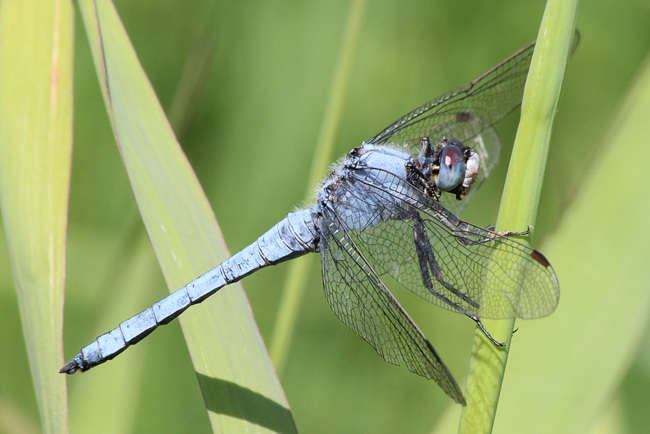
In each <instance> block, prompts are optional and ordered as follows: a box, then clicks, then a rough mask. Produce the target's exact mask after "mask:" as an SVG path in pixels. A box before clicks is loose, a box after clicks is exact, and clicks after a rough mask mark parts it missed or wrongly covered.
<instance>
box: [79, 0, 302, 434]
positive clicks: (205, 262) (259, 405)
mask: <svg viewBox="0 0 650 434" xmlns="http://www.w3.org/2000/svg"><path fill="white" fill-rule="evenodd" d="M79 4H80V9H81V12H82V15H83V20H84V24H85V27H86V33H87V34H88V36H89V40H90V45H91V49H92V52H93V57H94V59H95V65H96V69H97V72H98V75H99V81H100V84H101V87H102V91H103V94H104V100H105V103H106V107H107V110H108V112H109V117H110V120H111V123H112V125H113V130H114V134H115V137H116V140H117V143H118V146H119V148H120V152H121V154H122V158H123V160H124V164H125V166H126V169H127V173H128V175H129V179H130V182H131V186H132V188H133V191H134V193H135V197H136V201H137V203H138V207H139V209H140V212H141V214H142V217H143V219H144V222H145V226H146V228H147V232H148V234H149V239H150V240H151V242H152V244H153V246H154V250H155V253H156V256H157V258H158V262H159V263H160V266H161V269H162V271H163V274H164V276H165V280H166V282H167V285H168V287H169V290H170V291H173V290H176V289H178V288H180V287H181V286H183V285H184V284H186V283H187V282H188V281H190V280H192V279H193V278H195V277H197V276H199V275H200V274H202V273H203V272H205V271H207V270H209V269H211V268H213V267H214V266H215V265H217V264H218V263H219V262H221V261H222V260H224V259H226V258H227V257H228V256H229V255H228V252H227V251H226V248H225V245H224V242H223V239H222V237H221V234H220V233H219V230H218V227H217V225H216V221H215V219H214V215H213V213H212V210H211V209H210V206H209V204H208V201H207V199H206V198H205V195H204V194H203V191H202V190H201V188H200V186H199V184H198V181H197V179H196V177H195V175H194V172H193V171H192V169H191V167H190V166H189V164H188V162H187V160H186V158H185V155H184V154H183V152H182V150H181V149H180V147H179V146H178V143H177V142H176V139H175V137H174V134H173V133H172V130H171V128H170V126H169V123H168V122H167V119H166V118H165V116H164V113H163V111H162V109H161V107H160V104H159V102H158V100H157V98H156V96H155V94H154V92H153V89H152V88H151V85H150V83H149V81H148V80H147V77H146V76H145V74H144V72H143V70H142V67H141V66H140V63H139V61H138V59H137V57H136V55H135V52H134V50H133V47H132V46H131V44H130V41H129V39H128V36H127V35H126V32H125V30H124V28H123V27H122V24H121V22H120V19H119V17H118V16H117V13H116V11H115V9H114V7H113V4H112V3H111V2H110V1H97V2H94V1H92V0H80V2H79ZM144 307H145V306H143V308H144ZM180 321H181V326H182V329H183V333H184V335H185V339H186V341H187V344H188V348H189V350H190V354H191V357H192V361H193V363H194V368H195V370H196V372H197V376H198V378H199V384H200V386H201V391H202V393H203V398H204V400H205V402H206V407H207V409H208V414H209V417H210V421H211V424H212V428H213V430H214V431H219V432H242V431H246V432H258V431H268V430H272V431H281V432H292V431H295V425H294V422H293V419H292V417H291V413H290V410H289V408H288V404H287V402H286V398H285V397H284V394H283V392H282V389H281V388H280V384H279V381H278V380H277V377H276V376H275V373H274V371H273V366H272V365H271V363H270V360H269V358H268V356H267V354H266V351H265V348H264V344H263V342H262V339H261V337H260V335H259V332H258V330H257V326H256V325H255V322H254V320H253V317H252V312H251V310H250V306H249V305H248V302H247V300H246V296H245V294H244V292H243V290H242V288H241V286H239V285H238V286H237V287H231V288H226V289H224V290H223V291H222V292H221V293H220V294H219V295H217V296H214V297H213V298H212V299H211V300H208V301H206V302H204V303H203V304H202V305H199V306H196V307H193V308H192V309H190V310H189V311H188V312H186V313H185V314H184V315H182V316H181V317H180ZM131 351H134V350H131ZM114 363H119V359H118V361H115V362H114Z"/></svg>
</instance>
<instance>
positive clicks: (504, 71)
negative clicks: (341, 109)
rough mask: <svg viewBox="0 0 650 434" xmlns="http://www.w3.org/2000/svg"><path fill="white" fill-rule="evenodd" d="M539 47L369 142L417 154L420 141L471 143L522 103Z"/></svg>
mask: <svg viewBox="0 0 650 434" xmlns="http://www.w3.org/2000/svg"><path fill="white" fill-rule="evenodd" d="M534 46H535V44H534V43H532V44H530V45H528V46H527V47H525V48H523V49H522V50H520V51H518V52H517V53H515V54H514V55H512V56H511V57H509V58H507V59H506V60H504V61H503V62H501V63H499V64H498V65H497V66H495V67H494V68H492V69H490V70H489V71H488V72H486V73H485V74H483V75H481V76H480V77H479V78H477V79H476V80H474V81H472V82H471V83H467V84H465V85H463V86H460V87H458V88H456V89H454V90H452V91H451V92H448V93H446V94H444V95H442V96H440V97H438V98H436V99H434V100H433V101H430V102H428V103H426V104H424V105H422V106H420V107H418V108H416V109H415V110H413V111H412V112H410V113H408V114H407V115H405V116H403V117H402V118H400V119H398V120H397V121H395V122H394V123H393V124H391V125H390V126H388V127H387V128H386V129H385V130H383V131H382V132H381V133H379V134H377V135H376V136H375V137H373V138H372V139H370V140H368V141H367V143H371V144H384V143H394V144H396V145H404V146H406V147H408V148H409V150H410V153H411V154H412V155H415V154H417V152H419V148H420V141H421V140H422V138H423V137H428V138H429V139H430V140H431V142H432V143H434V144H435V143H437V142H439V141H440V140H442V139H443V138H445V137H453V138H456V139H458V140H460V141H463V142H465V141H467V140H468V139H471V138H473V137H475V136H476V135H477V134H479V133H480V132H481V131H483V130H484V129H486V128H488V127H490V126H492V125H493V124H495V123H496V122H498V121H499V120H501V119H503V118H504V117H505V116H506V115H508V113H510V112H512V111H513V110H514V109H515V108H517V107H518V106H519V104H521V99H522V96H523V91H524V84H525V82H526V76H527V74H528V69H529V68H530V61H531V59H532V55H533V49H534Z"/></svg>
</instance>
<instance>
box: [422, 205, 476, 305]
mask: <svg viewBox="0 0 650 434" xmlns="http://www.w3.org/2000/svg"><path fill="white" fill-rule="evenodd" d="M413 241H414V242H415V251H416V254H417V256H418V262H419V264H420V274H421V275H422V283H423V284H424V287H425V288H427V290H428V291H429V292H430V293H431V294H433V295H434V296H436V297H437V298H439V299H440V300H442V301H444V302H445V303H447V304H448V305H449V306H451V307H453V308H454V309H456V310H457V311H458V312H461V313H465V312H466V311H467V310H466V309H464V308H463V307H461V306H460V305H459V304H458V303H455V302H453V301H451V300H450V299H449V298H448V297H446V296H444V295H443V294H441V293H439V292H438V291H436V290H435V289H434V288H433V282H432V280H431V275H432V274H433V276H434V278H435V279H436V280H437V281H438V282H439V283H440V284H441V285H442V286H443V287H444V288H445V289H447V290H448V291H449V292H451V293H452V294H454V295H455V296H457V297H459V298H460V299H461V300H463V301H464V302H466V303H467V304H469V305H470V306H472V308H474V309H479V308H480V306H479V304H478V303H477V302H476V301H474V300H472V299H471V298H470V297H468V296H467V294H464V293H463V292H462V291H460V290H459V289H457V288H455V287H454V286H453V285H452V284H450V283H449V282H446V281H445V280H444V277H443V275H442V270H441V269H440V265H438V262H437V261H436V257H435V254H434V253H433V248H432V247H431V241H429V236H428V235H427V231H426V226H425V225H424V222H423V221H422V218H421V217H420V216H419V215H418V214H417V213H415V214H414V216H413Z"/></svg>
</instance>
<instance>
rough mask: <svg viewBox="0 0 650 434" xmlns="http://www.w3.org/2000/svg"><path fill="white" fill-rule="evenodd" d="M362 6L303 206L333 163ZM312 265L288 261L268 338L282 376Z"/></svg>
mask: <svg viewBox="0 0 650 434" xmlns="http://www.w3.org/2000/svg"><path fill="white" fill-rule="evenodd" d="M365 4H366V0H353V1H352V2H350V9H349V11H348V18H347V23H346V27H345V32H344V34H343V41H342V43H341V52H340V55H339V59H338V62H337V65H336V71H335V72H334V79H333V81H332V88H331V90H330V93H329V100H328V101H327V107H326V108H325V114H324V116H323V121H322V124H321V129H320V134H319V136H318V142H317V143H316V152H315V153H314V159H313V160H312V164H311V169H310V171H309V181H308V182H307V186H306V187H307V191H306V192H305V202H307V203H309V202H310V201H311V200H312V199H313V198H312V197H311V192H312V189H313V188H314V186H316V185H317V184H318V183H319V182H320V181H321V179H322V178H323V176H324V175H325V170H326V169H327V167H328V166H329V165H330V164H331V162H332V160H333V159H334V149H335V147H334V143H335V140H336V137H337V135H338V132H339V127H340V123H341V118H342V117H343V105H344V102H345V97H346V95H347V94H348V88H349V84H350V76H351V74H352V64H353V62H354V58H355V52H356V47H357V42H358V40H359V32H360V29H361V19H362V18H363V11H364V8H365ZM313 261H314V258H312V255H308V256H304V257H301V258H298V259H294V260H293V261H291V264H290V266H289V273H288V274H287V278H286V281H285V285H284V288H283V289H282V298H281V300H280V307H279V308H278V315H277V317H276V322H275V327H274V329H273V337H272V338H271V359H272V360H273V363H274V364H275V367H276V369H277V371H278V372H279V373H281V372H282V370H283V368H284V365H285V362H286V358H287V352H288V351H289V345H290V343H291V337H292V335H293V330H294V328H295V324H296V317H297V316H298V309H299V308H300V300H301V299H302V294H303V292H304V289H305V283H306V280H307V276H308V275H309V270H310V268H311V264H313Z"/></svg>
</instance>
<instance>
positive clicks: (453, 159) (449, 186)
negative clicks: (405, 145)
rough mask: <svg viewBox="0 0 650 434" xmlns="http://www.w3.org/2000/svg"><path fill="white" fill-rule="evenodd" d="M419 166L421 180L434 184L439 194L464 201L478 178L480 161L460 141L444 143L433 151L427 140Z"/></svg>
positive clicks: (449, 140) (423, 144)
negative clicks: (447, 193)
mask: <svg viewBox="0 0 650 434" xmlns="http://www.w3.org/2000/svg"><path fill="white" fill-rule="evenodd" d="M417 166H418V169H419V170H420V172H421V174H422V176H424V178H425V179H427V180H429V181H430V182H433V184H434V185H435V187H436V188H437V189H438V190H440V191H446V192H449V193H452V194H455V195H456V199H458V200H461V199H462V198H463V196H465V195H466V194H467V193H468V192H469V189H470V187H471V185H472V183H473V182H474V180H475V179H476V177H477V175H478V172H479V166H480V159H479V156H478V154H477V153H475V152H472V149H471V148H470V147H468V146H465V145H463V142H461V141H460V140H457V139H453V138H446V139H443V140H442V141H441V142H440V143H439V144H438V146H437V147H436V149H435V150H434V148H433V147H432V146H431V142H430V141H429V139H428V138H426V137H425V138H424V139H422V149H421V151H420V154H419V155H418V158H417Z"/></svg>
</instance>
